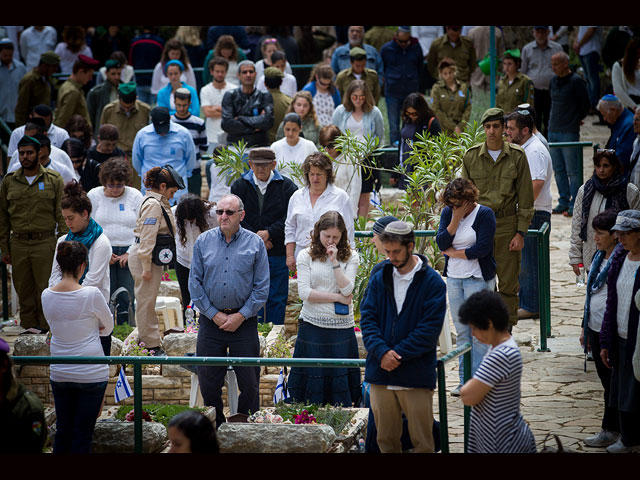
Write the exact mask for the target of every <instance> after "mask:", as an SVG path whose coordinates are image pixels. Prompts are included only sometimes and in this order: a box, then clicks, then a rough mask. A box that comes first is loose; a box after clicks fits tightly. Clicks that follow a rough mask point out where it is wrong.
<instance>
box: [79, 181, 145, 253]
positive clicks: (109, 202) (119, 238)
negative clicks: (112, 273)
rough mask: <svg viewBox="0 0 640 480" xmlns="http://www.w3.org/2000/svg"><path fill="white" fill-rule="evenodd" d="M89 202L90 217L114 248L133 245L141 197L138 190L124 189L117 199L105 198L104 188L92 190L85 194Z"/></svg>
mask: <svg viewBox="0 0 640 480" xmlns="http://www.w3.org/2000/svg"><path fill="white" fill-rule="evenodd" d="M87 196H88V197H89V200H91V205H92V207H93V208H92V209H91V217H92V218H93V219H94V220H95V221H96V222H98V224H99V225H100V226H101V227H102V229H103V230H104V233H105V235H106V236H107V238H109V241H110V242H111V245H112V246H114V247H128V246H130V245H132V244H133V242H134V240H135V235H134V234H133V229H134V228H135V227H136V221H137V219H138V212H139V211H140V204H141V203H142V200H143V196H142V193H140V190H138V189H136V188H133V187H124V193H123V194H122V195H120V196H119V197H116V198H112V197H107V196H106V195H105V194H104V187H96V188H92V189H91V190H90V191H89V193H87Z"/></svg>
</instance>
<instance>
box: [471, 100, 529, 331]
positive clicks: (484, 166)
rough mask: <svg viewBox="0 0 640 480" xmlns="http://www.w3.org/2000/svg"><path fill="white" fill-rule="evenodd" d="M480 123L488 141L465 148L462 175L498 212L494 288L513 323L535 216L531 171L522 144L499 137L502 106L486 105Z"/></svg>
mask: <svg viewBox="0 0 640 480" xmlns="http://www.w3.org/2000/svg"><path fill="white" fill-rule="evenodd" d="M481 123H482V126H483V127H484V131H485V134H486V141H485V142H483V143H479V144H477V145H474V146H472V147H470V148H469V149H468V150H467V151H466V152H465V154H464V156H463V158H462V173H461V175H462V177H464V178H466V179H468V180H471V181H472V182H473V183H474V184H475V186H476V187H478V190H479V191H480V196H479V198H478V203H480V204H482V205H485V206H487V207H489V208H491V209H492V210H493V211H494V213H495V215H496V234H495V237H494V239H493V255H494V257H495V260H496V274H497V276H498V291H499V292H500V295H501V296H502V298H503V299H504V301H505V302H506V304H507V306H508V307H509V324H510V325H511V326H513V325H516V324H517V323H518V290H519V289H520V284H519V282H518V275H519V274H520V258H521V250H522V248H523V247H524V237H525V236H526V235H527V230H528V229H529V223H530V222H531V218H532V217H533V184H532V182H531V171H530V170H529V163H528V161H527V156H526V154H525V152H524V150H523V149H522V147H520V146H518V145H514V144H511V143H509V142H505V141H504V140H503V139H502V134H503V132H504V128H505V127H504V112H503V111H502V110H501V109H499V108H495V107H494V108H490V109H488V110H487V111H486V112H484V114H483V115H482V118H481Z"/></svg>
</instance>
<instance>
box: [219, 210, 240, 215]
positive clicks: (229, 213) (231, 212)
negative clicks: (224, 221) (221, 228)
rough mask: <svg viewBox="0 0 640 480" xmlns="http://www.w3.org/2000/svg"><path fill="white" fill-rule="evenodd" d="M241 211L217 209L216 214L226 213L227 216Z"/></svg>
mask: <svg viewBox="0 0 640 480" xmlns="http://www.w3.org/2000/svg"><path fill="white" fill-rule="evenodd" d="M239 211H240V210H216V215H218V216H219V217H221V216H222V214H223V213H226V214H227V217H231V216H233V215H235V214H236V213H237V212H239Z"/></svg>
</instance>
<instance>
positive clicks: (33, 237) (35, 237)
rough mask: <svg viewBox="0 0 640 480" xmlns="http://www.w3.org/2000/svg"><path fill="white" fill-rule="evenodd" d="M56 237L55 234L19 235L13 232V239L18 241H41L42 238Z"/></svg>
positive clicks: (34, 233) (33, 233)
mask: <svg viewBox="0 0 640 480" xmlns="http://www.w3.org/2000/svg"><path fill="white" fill-rule="evenodd" d="M49 237H55V233H54V232H28V233H18V232H12V233H11V238H15V239H17V240H40V239H42V238H49Z"/></svg>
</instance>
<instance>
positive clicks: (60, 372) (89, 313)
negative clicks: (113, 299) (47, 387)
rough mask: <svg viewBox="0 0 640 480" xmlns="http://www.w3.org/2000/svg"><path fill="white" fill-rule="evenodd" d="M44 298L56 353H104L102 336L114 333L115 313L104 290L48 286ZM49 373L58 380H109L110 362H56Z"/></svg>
mask: <svg viewBox="0 0 640 480" xmlns="http://www.w3.org/2000/svg"><path fill="white" fill-rule="evenodd" d="M41 298H42V311H43V313H44V317H45V318H46V319H47V323H48V324H49V327H50V328H51V355H52V356H78V357H102V356H104V350H103V349H102V344H101V343H100V335H102V336H108V335H110V334H111V332H112V331H113V316H112V314H111V311H110V310H109V306H108V305H107V302H106V301H105V299H104V297H103V296H102V294H101V292H100V290H98V289H97V288H96V287H91V286H84V287H82V288H81V289H79V290H74V291H72V292H54V291H53V290H51V289H50V288H46V289H44V290H43V291H42V297H41ZM100 327H103V328H104V329H103V331H102V332H100V330H99V329H100ZM49 374H50V378H51V380H53V381H54V382H77V383H94V382H106V381H107V380H109V365H107V364H103V365H99V364H93V365H91V364H87V365H85V364H78V365H76V364H58V365H56V364H52V365H51V368H50V370H49Z"/></svg>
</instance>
